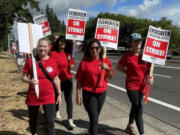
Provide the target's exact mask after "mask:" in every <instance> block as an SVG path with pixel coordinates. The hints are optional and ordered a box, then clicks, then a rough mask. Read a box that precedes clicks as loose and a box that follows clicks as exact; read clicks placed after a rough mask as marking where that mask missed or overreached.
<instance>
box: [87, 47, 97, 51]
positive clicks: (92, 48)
mask: <svg viewBox="0 0 180 135" xmlns="http://www.w3.org/2000/svg"><path fill="white" fill-rule="evenodd" d="M89 49H90V50H94V49H95V50H96V51H97V50H98V49H99V47H90V48H89Z"/></svg>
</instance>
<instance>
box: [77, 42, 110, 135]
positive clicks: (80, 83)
mask: <svg viewBox="0 0 180 135" xmlns="http://www.w3.org/2000/svg"><path fill="white" fill-rule="evenodd" d="M102 61H103V62H102ZM102 69H103V70H105V74H104V76H103V84H101V83H100V79H102V78H100V76H101V71H102ZM112 76H113V67H112V64H111V62H110V60H109V58H107V57H106V58H105V59H103V49H102V47H101V44H100V42H99V41H98V40H97V39H93V40H91V41H90V42H89V43H88V45H87V50H86V52H85V54H84V58H83V59H82V61H81V63H80V64H79V67H78V71H77V73H76V79H77V91H76V102H77V104H78V105H81V97H80V95H81V94H80V90H81V89H82V90H83V104H84V107H85V109H86V111H87V113H88V115H89V119H90V128H89V134H90V135H97V131H98V118H99V115H100V112H101V109H102V106H103V104H104V101H105V97H106V90H107V81H108V79H110V78H111V77H112Z"/></svg>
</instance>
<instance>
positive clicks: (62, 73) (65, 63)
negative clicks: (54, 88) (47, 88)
mask: <svg viewBox="0 0 180 135" xmlns="http://www.w3.org/2000/svg"><path fill="white" fill-rule="evenodd" d="M51 58H53V59H55V61H56V63H57V66H58V70H59V78H60V79H61V82H64V81H66V80H68V79H70V78H71V77H72V73H71V72H70V71H69V66H70V65H71V64H75V60H74V59H73V58H72V56H71V55H69V54H68V55H66V53H65V52H56V51H52V52H51Z"/></svg>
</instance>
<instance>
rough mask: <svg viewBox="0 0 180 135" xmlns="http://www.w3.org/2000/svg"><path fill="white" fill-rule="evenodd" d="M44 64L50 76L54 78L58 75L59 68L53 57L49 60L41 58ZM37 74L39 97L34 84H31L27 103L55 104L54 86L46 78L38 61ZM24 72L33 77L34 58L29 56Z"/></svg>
mask: <svg viewBox="0 0 180 135" xmlns="http://www.w3.org/2000/svg"><path fill="white" fill-rule="evenodd" d="M41 63H42V65H43V66H44V68H45V69H46V71H47V73H48V74H49V76H50V77H51V78H52V79H53V78H54V77H55V76H56V75H58V73H59V72H58V68H57V64H56V61H55V60H54V59H52V58H49V59H47V60H41ZM36 69H37V76H38V80H39V98H37V96H36V94H35V89H34V86H33V85H31V84H30V85H29V88H28V94H27V99H26V104H27V105H30V106H31V105H44V104H54V103H55V96H54V88H53V85H52V83H51V82H50V81H49V80H48V79H47V78H46V76H45V74H44V73H43V71H42V69H41V68H40V67H39V65H38V63H37V61H36ZM24 72H25V73H26V74H29V75H30V78H31V79H32V78H33V69H32V59H31V58H29V59H28V61H27V62H26V64H25V66H24Z"/></svg>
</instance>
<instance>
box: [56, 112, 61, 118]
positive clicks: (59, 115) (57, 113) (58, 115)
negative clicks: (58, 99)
mask: <svg viewBox="0 0 180 135" xmlns="http://www.w3.org/2000/svg"><path fill="white" fill-rule="evenodd" d="M56 118H57V119H59V120H61V114H60V111H57V112H56Z"/></svg>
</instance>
